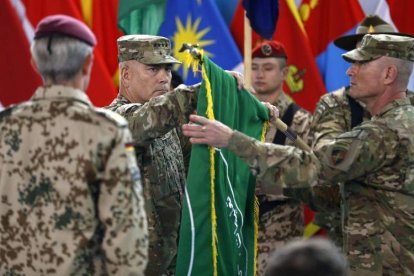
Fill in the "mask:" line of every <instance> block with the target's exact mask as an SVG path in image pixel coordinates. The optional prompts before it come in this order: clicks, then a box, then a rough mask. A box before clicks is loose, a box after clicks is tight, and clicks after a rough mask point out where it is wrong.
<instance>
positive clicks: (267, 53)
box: [252, 40, 312, 275]
mask: <svg viewBox="0 0 414 276" xmlns="http://www.w3.org/2000/svg"><path fill="white" fill-rule="evenodd" d="M288 74H289V66H288V56H287V54H286V50H285V47H284V46H283V44H282V43H280V42H278V41H275V40H272V41H264V42H263V43H261V44H260V45H258V46H257V47H255V48H254V49H253V53H252V85H253V88H254V89H255V91H256V96H257V98H258V99H259V100H260V101H262V102H269V103H271V104H273V105H274V106H276V107H277V108H278V109H279V111H280V118H281V119H282V121H284V122H285V123H286V124H287V125H288V126H290V128H291V129H292V130H293V131H295V132H296V133H297V134H298V135H299V137H301V138H302V139H307V135H308V129H309V125H310V123H311V118H312V116H311V114H310V113H309V112H307V111H306V110H304V109H302V108H300V107H299V106H298V105H296V104H295V103H294V102H293V101H292V99H291V98H290V97H289V96H288V95H286V94H285V92H284V91H283V83H284V81H285V80H286V77H287V76H288ZM266 142H269V143H275V144H281V145H293V143H292V142H291V141H290V140H288V139H286V136H285V135H284V134H283V133H282V132H280V131H278V130H277V129H276V128H275V127H273V126H271V127H270V128H269V130H268V131H267V134H266ZM262 184H266V183H260V182H259V183H258V184H257V187H258V188H257V190H256V194H257V196H258V198H259V202H260V219H259V235H258V243H257V244H258V254H257V258H258V259H257V266H258V267H257V271H258V275H263V274H264V272H265V271H266V267H267V259H268V257H269V254H270V253H271V252H272V251H274V250H275V249H276V248H279V247H281V246H282V245H283V244H284V243H286V242H287V241H289V240H292V239H294V238H298V237H302V235H303V230H304V228H303V224H304V220H303V207H302V204H301V203H300V202H299V201H297V200H294V199H292V198H289V197H286V196H285V195H284V194H283V192H282V191H271V190H267V189H265V188H264V187H265V186H268V185H262ZM275 192H276V193H277V195H275V194H274V193H275Z"/></svg>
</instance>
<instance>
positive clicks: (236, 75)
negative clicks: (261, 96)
mask: <svg viewBox="0 0 414 276" xmlns="http://www.w3.org/2000/svg"><path fill="white" fill-rule="evenodd" d="M226 72H227V73H229V74H230V75H232V76H233V77H234V78H235V79H236V81H237V88H238V89H239V90H240V89H243V88H246V87H244V76H243V74H242V73H239V72H236V71H228V70H226Z"/></svg>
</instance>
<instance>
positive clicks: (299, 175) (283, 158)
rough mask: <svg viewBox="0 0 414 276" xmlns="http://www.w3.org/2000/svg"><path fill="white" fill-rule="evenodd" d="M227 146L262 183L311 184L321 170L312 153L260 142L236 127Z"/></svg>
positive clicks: (292, 186)
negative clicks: (236, 129) (238, 130)
mask: <svg viewBox="0 0 414 276" xmlns="http://www.w3.org/2000/svg"><path fill="white" fill-rule="evenodd" d="M228 148H229V150H231V151H233V152H234V153H235V154H236V155H237V156H239V157H240V158H241V159H242V160H244V161H245V162H246V163H247V164H248V166H249V167H250V170H251V171H252V173H253V174H254V175H255V176H256V177H257V178H258V180H260V181H262V185H283V187H291V188H295V187H308V186H309V185H310V183H312V182H313V181H314V180H315V179H316V177H317V174H318V172H319V161H318V160H317V159H316V157H315V155H314V154H313V153H309V152H304V151H302V150H300V149H298V148H295V147H291V146H280V145H276V144H270V143H261V142H259V141H257V140H255V139H253V138H250V137H248V136H246V135H244V134H242V133H240V132H237V131H235V132H234V134H233V136H232V138H231V139H230V142H229V147H228ZM281 183H283V184H281ZM265 188H266V189H267V190H271V189H272V187H265Z"/></svg>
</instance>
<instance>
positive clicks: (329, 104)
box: [302, 15, 414, 247]
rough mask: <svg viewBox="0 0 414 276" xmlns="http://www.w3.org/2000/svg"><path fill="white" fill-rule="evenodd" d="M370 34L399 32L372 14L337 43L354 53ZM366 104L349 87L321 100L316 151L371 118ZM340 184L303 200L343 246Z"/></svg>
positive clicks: (312, 132)
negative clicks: (351, 94) (354, 95)
mask: <svg viewBox="0 0 414 276" xmlns="http://www.w3.org/2000/svg"><path fill="white" fill-rule="evenodd" d="M367 33H376V34H394V35H404V36H407V35H406V34H403V33H396V32H395V29H394V28H393V27H392V26H391V25H390V24H388V23H387V22H385V21H384V20H382V19H381V18H380V17H378V16H377V15H368V16H367V17H366V18H365V19H364V20H362V21H361V23H360V25H359V26H358V28H357V30H356V34H353V35H346V36H342V37H339V38H337V39H336V40H335V41H334V43H335V45H336V46H338V47H339V48H342V49H344V50H347V51H350V50H352V49H355V47H356V46H357V43H360V41H361V40H362V37H363V36H364V35H365V34H367ZM407 95H408V97H409V98H410V100H411V102H412V103H414V94H413V93H411V92H408V93H407ZM364 107H365V105H364V104H363V103H362V102H360V101H358V100H355V99H353V98H352V97H350V96H349V87H346V88H345V87H342V88H340V89H338V90H337V91H333V92H331V93H328V94H326V95H324V96H322V97H321V99H320V101H319V103H318V104H317V107H316V109H315V113H314V118H313V121H312V124H311V130H310V136H311V137H312V138H313V148H314V149H315V150H318V149H319V148H321V147H322V146H324V145H326V144H327V143H329V142H331V141H332V139H333V138H335V137H337V136H338V135H339V134H341V133H344V132H347V131H350V130H351V129H352V128H354V127H355V126H357V125H359V124H360V123H361V122H362V121H366V120H369V119H370V117H371V116H370V114H369V112H368V111H367V110H365V108H364ZM340 185H341V184H338V185H331V186H330V187H329V188H327V187H326V185H323V184H321V185H318V186H317V187H314V191H315V190H317V193H315V194H313V195H314V196H313V197H310V198H306V197H304V198H302V199H303V200H305V202H307V203H308V205H309V206H311V207H312V208H313V209H314V210H315V211H318V212H317V213H316V214H315V219H314V222H315V223H316V224H318V225H320V226H322V227H324V228H326V229H328V233H329V237H330V238H331V239H332V240H334V241H335V243H336V244H337V245H338V246H341V247H342V223H341V214H340V201H341V199H340V196H339V189H340Z"/></svg>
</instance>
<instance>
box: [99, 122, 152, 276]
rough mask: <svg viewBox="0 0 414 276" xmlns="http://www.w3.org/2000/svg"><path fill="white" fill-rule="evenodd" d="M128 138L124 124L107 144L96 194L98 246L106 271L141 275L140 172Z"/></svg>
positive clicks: (144, 237) (144, 255) (144, 245)
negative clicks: (100, 233)
mask: <svg viewBox="0 0 414 276" xmlns="http://www.w3.org/2000/svg"><path fill="white" fill-rule="evenodd" d="M130 142H131V135H130V132H129V131H128V130H127V128H126V127H125V128H123V129H120V130H119V132H118V137H117V138H116V140H115V141H113V145H111V146H113V147H112V148H111V149H110V150H111V152H110V154H109V158H108V160H107V162H106V168H105V176H104V181H103V183H102V185H101V189H100V194H99V201H98V209H99V211H98V212H99V217H100V220H101V222H102V224H103V225H104V237H103V241H102V249H103V252H104V254H105V256H106V268H107V270H108V274H109V275H144V270H145V267H146V264H147V259H148V229H147V218H146V213H145V211H144V205H143V204H144V203H143V196H142V185H141V176H140V172H139V170H138V168H137V165H136V160H135V154H134V150H133V147H132V145H131V144H130Z"/></svg>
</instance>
